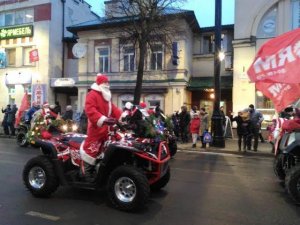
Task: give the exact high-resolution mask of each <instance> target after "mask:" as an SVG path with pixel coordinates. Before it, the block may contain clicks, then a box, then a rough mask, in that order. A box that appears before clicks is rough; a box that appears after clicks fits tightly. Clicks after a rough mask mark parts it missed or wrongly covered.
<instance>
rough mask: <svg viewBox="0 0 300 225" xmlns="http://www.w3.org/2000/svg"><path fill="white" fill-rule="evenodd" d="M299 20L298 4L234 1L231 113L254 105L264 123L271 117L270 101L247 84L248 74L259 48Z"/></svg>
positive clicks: (284, 0)
mask: <svg viewBox="0 0 300 225" xmlns="http://www.w3.org/2000/svg"><path fill="white" fill-rule="evenodd" d="M254 2H255V4H254ZM245 15H246V16H245ZM299 18H300V0H255V1H248V0H238V1H236V4H235V25H234V29H235V33H234V41H233V48H234V81H233V84H234V85H233V111H234V112H237V111H238V110H239V109H243V108H245V107H248V105H249V104H251V103H253V104H254V105H256V107H257V108H258V109H259V110H260V111H262V112H263V113H264V115H265V118H266V119H267V120H268V119H271V117H272V115H274V113H275V111H274V108H273V105H272V103H271V102H270V100H269V99H267V98H265V97H264V96H262V94H261V93H260V92H258V91H256V90H255V85H254V84H252V83H249V79H248V76H247V70H248V68H249V66H250V65H251V63H252V62H253V60H254V57H255V54H256V53H257V51H258V50H259V48H260V46H261V45H262V44H263V43H265V42H266V41H268V40H269V39H271V38H273V37H276V36H278V35H280V34H282V33H285V32H287V31H290V30H292V29H295V28H298V27H299V26H300V24H299V23H300V19H299Z"/></svg>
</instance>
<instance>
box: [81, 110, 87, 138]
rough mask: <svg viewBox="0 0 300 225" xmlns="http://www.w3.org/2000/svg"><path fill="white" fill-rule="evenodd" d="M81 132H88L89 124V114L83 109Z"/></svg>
mask: <svg viewBox="0 0 300 225" xmlns="http://www.w3.org/2000/svg"><path fill="white" fill-rule="evenodd" d="M79 123H80V126H79V127H80V132H81V133H83V134H86V131H87V125H88V119H87V116H86V114H85V110H84V109H83V111H82V113H81V115H80V122H79Z"/></svg>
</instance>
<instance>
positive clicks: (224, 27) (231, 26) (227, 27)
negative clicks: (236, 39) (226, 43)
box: [200, 24, 234, 32]
mask: <svg viewBox="0 0 300 225" xmlns="http://www.w3.org/2000/svg"><path fill="white" fill-rule="evenodd" d="M221 29H222V30H234V24H227V25H222V27H221ZM200 31H201V32H214V31H215V26H212V27H202V28H200Z"/></svg>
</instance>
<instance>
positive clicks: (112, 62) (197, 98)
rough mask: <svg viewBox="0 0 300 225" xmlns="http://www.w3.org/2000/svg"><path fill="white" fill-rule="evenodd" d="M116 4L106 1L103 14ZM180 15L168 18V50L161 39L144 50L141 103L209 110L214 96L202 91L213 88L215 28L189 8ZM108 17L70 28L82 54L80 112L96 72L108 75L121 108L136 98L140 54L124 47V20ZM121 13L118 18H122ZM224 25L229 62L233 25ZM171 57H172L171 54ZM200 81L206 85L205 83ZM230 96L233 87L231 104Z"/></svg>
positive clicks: (165, 108) (172, 108) (229, 73)
mask: <svg viewBox="0 0 300 225" xmlns="http://www.w3.org/2000/svg"><path fill="white" fill-rule="evenodd" d="M116 2H117V1H106V2H105V6H106V12H110V10H112V9H115V8H116V7H114V6H113V4H115V3H116ZM178 14H180V15H182V16H178V17H176V21H174V20H172V23H170V28H174V29H176V32H175V33H176V35H174V36H173V40H172V48H170V47H169V48H168V47H167V46H165V45H164V44H163V43H157V44H156V45H155V46H154V47H153V48H151V49H150V48H149V49H148V50H147V55H146V63H145V64H146V65H145V70H144V80H143V88H142V96H141V101H143V102H145V103H146V104H147V106H148V107H150V108H151V107H154V106H155V105H156V104H157V103H159V104H160V106H161V108H162V109H163V111H164V112H165V113H166V114H167V115H170V114H172V113H173V112H174V111H178V110H180V108H181V106H183V105H186V106H188V108H190V107H191V106H192V105H197V106H198V107H200V106H201V107H202V106H206V107H207V108H208V109H211V110H212V108H211V106H212V105H213V104H212V102H213V98H211V97H209V95H208V94H206V92H205V91H206V89H207V90H208V89H209V91H211V89H212V88H213V82H212V80H213V73H214V67H213V56H214V54H213V53H214V49H212V45H213V28H209V29H207V30H201V29H200V27H199V25H198V22H197V20H196V17H195V15H194V12H193V11H189V10H180V11H178ZM108 15H110V14H109V13H108V14H107V16H106V17H104V18H101V19H99V20H95V21H89V22H87V23H82V24H78V25H75V26H70V27H69V28H68V29H69V31H71V32H73V33H74V34H76V35H77V36H78V44H79V46H80V48H81V49H82V51H83V52H85V54H84V55H83V56H82V57H81V58H79V59H78V61H79V67H78V70H79V71H78V82H77V84H76V86H77V87H78V106H79V109H80V110H82V109H83V107H84V103H85V102H84V101H85V96H86V94H87V92H88V89H89V87H90V85H91V83H93V82H94V80H95V76H96V74H97V73H99V72H100V73H105V74H107V75H108V76H109V78H110V86H111V90H112V93H113V101H114V102H115V103H116V104H117V105H118V106H119V107H123V106H124V104H125V103H126V102H127V101H133V98H134V96H133V94H134V88H135V84H136V83H135V82H136V78H137V76H136V74H137V59H136V55H137V54H138V52H137V50H136V49H135V48H134V47H133V46H132V45H127V46H126V45H125V46H124V45H122V39H121V38H120V36H121V32H122V31H123V30H124V29H123V28H122V25H124V23H122V22H123V21H122V20H120V21H119V20H116V17H114V20H113V21H112V20H110V18H109V16H108ZM121 16H122V15H120V18H122V19H124V17H121ZM174 23H175V24H176V26H174ZM172 24H173V25H172ZM172 26H173V27H172ZM224 29H225V30H226V29H227V30H226V31H225V33H224V34H225V35H224V36H223V37H224V38H223V43H224V48H225V51H226V62H228V59H229V58H228V56H229V55H230V57H231V56H232V54H231V53H232V50H231V47H227V45H228V44H229V45H230V44H231V40H232V37H233V26H229V27H224ZM174 52H176V53H174ZM229 52H230V53H229ZM174 55H176V57H175V58H174ZM154 59H155V60H154ZM174 60H175V62H174ZM230 60H231V59H230ZM222 65H223V66H222V68H223V69H224V70H223V72H222V75H224V76H227V77H229V76H230V78H229V82H230V79H231V84H230V85H231V86H229V88H230V87H232V70H231V69H230V71H229V70H228V71H225V67H224V65H225V62H224V63H223V64H222ZM230 68H232V64H231V66H230ZM222 77H223V76H222ZM198 78H199V79H198ZM225 79H226V78H225ZM207 80H208V82H207ZM203 82H206V84H207V83H208V84H207V85H206V86H205V85H203V84H202V83H203ZM212 92H213V91H212ZM203 93H204V94H205V95H204V94H203ZM224 96H225V95H224ZM231 99H232V97H231V91H228V102H229V105H230V106H229V108H230V107H231Z"/></svg>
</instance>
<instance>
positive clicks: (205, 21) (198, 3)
mask: <svg viewBox="0 0 300 225" xmlns="http://www.w3.org/2000/svg"><path fill="white" fill-rule="evenodd" d="M85 1H86V2H87V3H89V4H90V5H91V6H92V10H93V11H94V12H95V13H97V14H98V15H99V16H103V12H104V1H106V0H85ZM234 1H235V0H222V24H233V23H234ZM182 8H183V9H188V10H194V12H195V14H196V17H197V20H198V23H199V24H200V27H210V26H214V23H215V16H214V14H215V9H214V8H215V0H187V1H186V3H185V4H184V6H183V7H182Z"/></svg>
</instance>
